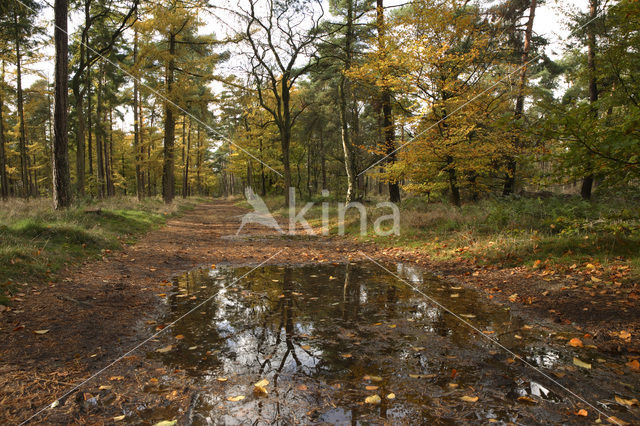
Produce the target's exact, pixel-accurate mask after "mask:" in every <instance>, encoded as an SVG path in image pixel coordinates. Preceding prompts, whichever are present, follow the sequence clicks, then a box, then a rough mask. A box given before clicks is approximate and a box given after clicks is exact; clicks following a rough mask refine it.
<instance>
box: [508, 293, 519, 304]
mask: <svg viewBox="0 0 640 426" xmlns="http://www.w3.org/2000/svg"><path fill="white" fill-rule="evenodd" d="M516 300H518V293H513V294H512V295H511V296H509V301H510V302H515V301H516Z"/></svg>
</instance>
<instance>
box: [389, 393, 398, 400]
mask: <svg viewBox="0 0 640 426" xmlns="http://www.w3.org/2000/svg"><path fill="white" fill-rule="evenodd" d="M387 399H396V394H395V393H390V394H389V395H387Z"/></svg>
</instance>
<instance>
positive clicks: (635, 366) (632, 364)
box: [625, 359, 640, 371]
mask: <svg viewBox="0 0 640 426" xmlns="http://www.w3.org/2000/svg"><path fill="white" fill-rule="evenodd" d="M625 365H626V366H627V367H629V368H630V369H632V370H633V371H640V362H638V360H637V359H634V360H632V361H629V362H627V363H626V364H625Z"/></svg>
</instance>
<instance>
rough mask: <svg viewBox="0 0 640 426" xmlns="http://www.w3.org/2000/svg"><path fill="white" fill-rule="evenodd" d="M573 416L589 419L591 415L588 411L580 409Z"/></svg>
mask: <svg viewBox="0 0 640 426" xmlns="http://www.w3.org/2000/svg"><path fill="white" fill-rule="evenodd" d="M573 414H575V415H576V416H581V417H587V416H588V415H589V413H588V412H587V410H585V409H584V408H581V409H579V410H578V411H576V412H575V413H573Z"/></svg>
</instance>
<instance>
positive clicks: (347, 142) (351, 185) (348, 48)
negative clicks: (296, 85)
mask: <svg viewBox="0 0 640 426" xmlns="http://www.w3.org/2000/svg"><path fill="white" fill-rule="evenodd" d="M353 38H354V34H353V0H347V22H346V34H345V45H344V50H345V54H346V60H345V64H344V73H345V74H346V73H347V72H348V71H349V69H350V68H351V60H352V56H353V52H352V45H353ZM349 88H350V85H349V81H348V78H347V77H346V76H344V75H343V76H342V78H341V80H340V85H339V86H338V103H339V105H340V108H339V109H340V128H341V136H342V151H343V152H344V168H345V171H346V173H347V196H346V201H345V202H346V203H350V202H351V201H353V200H354V199H355V198H357V194H356V192H357V183H356V177H357V176H356V174H357V172H356V170H355V158H354V157H355V153H354V149H353V144H352V141H351V130H352V129H349V124H348V123H349V120H348V117H347V96H348V94H349V93H350V90H349Z"/></svg>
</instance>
